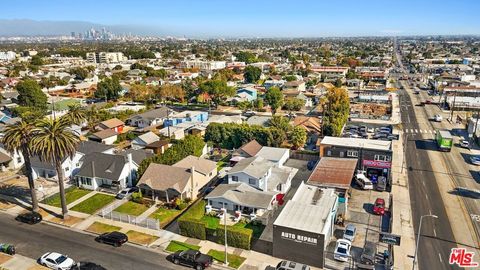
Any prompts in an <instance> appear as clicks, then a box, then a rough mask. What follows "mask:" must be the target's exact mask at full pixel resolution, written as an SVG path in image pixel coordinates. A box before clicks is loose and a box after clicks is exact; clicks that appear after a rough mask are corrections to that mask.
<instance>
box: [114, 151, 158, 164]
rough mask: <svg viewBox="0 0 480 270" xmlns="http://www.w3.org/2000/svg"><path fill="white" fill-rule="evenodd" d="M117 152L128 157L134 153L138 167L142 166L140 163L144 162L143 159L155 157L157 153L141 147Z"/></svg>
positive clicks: (134, 162)
mask: <svg viewBox="0 0 480 270" xmlns="http://www.w3.org/2000/svg"><path fill="white" fill-rule="evenodd" d="M117 154H118V155H121V156H124V157H125V158H128V156H129V155H132V161H133V164H135V166H137V167H139V166H140V163H142V161H143V160H144V159H147V158H150V157H153V156H154V155H155V154H153V153H152V152H150V151H147V150H144V149H140V150H135V149H127V150H124V151H121V152H119V153H117Z"/></svg>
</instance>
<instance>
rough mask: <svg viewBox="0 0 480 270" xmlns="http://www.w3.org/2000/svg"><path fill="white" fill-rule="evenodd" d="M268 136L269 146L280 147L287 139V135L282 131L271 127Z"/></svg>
mask: <svg viewBox="0 0 480 270" xmlns="http://www.w3.org/2000/svg"><path fill="white" fill-rule="evenodd" d="M269 132H270V134H272V142H271V146H273V147H280V146H281V145H282V143H283V142H284V141H285V140H286V139H287V134H286V133H285V131H284V130H280V129H278V128H275V127H272V128H270V129H269Z"/></svg>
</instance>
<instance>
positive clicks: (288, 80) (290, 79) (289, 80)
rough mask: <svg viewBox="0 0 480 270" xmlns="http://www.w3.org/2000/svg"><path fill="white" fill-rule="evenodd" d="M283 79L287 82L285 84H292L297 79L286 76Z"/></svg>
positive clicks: (292, 76)
mask: <svg viewBox="0 0 480 270" xmlns="http://www.w3.org/2000/svg"><path fill="white" fill-rule="evenodd" d="M284 79H285V80H286V81H287V82H293V81H296V80H297V77H296V76H294V75H287V76H285V77H284Z"/></svg>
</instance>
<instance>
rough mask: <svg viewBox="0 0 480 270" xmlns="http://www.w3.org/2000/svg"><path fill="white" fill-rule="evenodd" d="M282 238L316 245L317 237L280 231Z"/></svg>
mask: <svg viewBox="0 0 480 270" xmlns="http://www.w3.org/2000/svg"><path fill="white" fill-rule="evenodd" d="M282 238H283V239H286V240H291V241H295V242H297V243H302V244H309V245H317V238H313V237H308V236H304V235H300V234H294V233H289V232H282Z"/></svg>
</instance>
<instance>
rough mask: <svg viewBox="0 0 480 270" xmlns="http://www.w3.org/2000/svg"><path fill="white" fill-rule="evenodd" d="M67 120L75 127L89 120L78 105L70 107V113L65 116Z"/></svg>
mask: <svg viewBox="0 0 480 270" xmlns="http://www.w3.org/2000/svg"><path fill="white" fill-rule="evenodd" d="M65 117H67V119H68V120H69V121H70V122H71V123H72V124H75V125H81V124H83V123H84V122H85V120H86V119H87V116H86V114H85V111H84V110H83V109H82V108H81V107H80V105H78V104H73V105H69V106H68V113H67V114H66V115H65Z"/></svg>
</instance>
